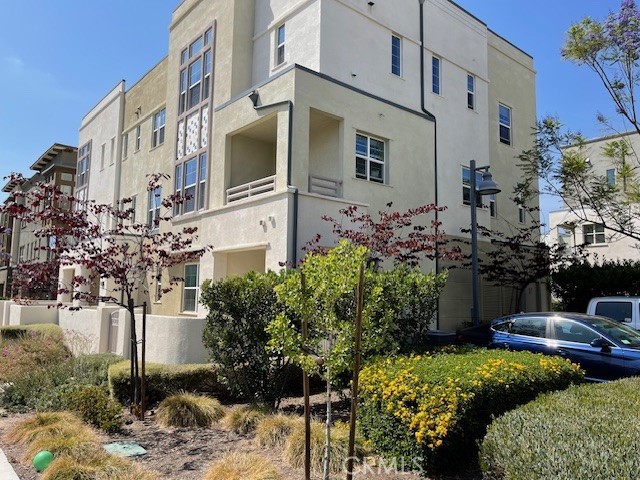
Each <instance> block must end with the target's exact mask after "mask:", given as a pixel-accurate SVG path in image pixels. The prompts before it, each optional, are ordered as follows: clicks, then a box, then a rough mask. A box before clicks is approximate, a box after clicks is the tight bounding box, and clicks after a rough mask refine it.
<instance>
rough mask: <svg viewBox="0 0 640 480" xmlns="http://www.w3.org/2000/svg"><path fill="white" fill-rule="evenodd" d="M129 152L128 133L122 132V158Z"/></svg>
mask: <svg viewBox="0 0 640 480" xmlns="http://www.w3.org/2000/svg"><path fill="white" fill-rule="evenodd" d="M128 153H129V133H123V134H122V158H127V155H128Z"/></svg>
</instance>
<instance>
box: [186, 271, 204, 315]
mask: <svg viewBox="0 0 640 480" xmlns="http://www.w3.org/2000/svg"><path fill="white" fill-rule="evenodd" d="M199 290H200V286H199V283H198V265H197V264H191V265H185V266H184V287H183V290H182V311H183V312H195V311H197V308H198V297H199Z"/></svg>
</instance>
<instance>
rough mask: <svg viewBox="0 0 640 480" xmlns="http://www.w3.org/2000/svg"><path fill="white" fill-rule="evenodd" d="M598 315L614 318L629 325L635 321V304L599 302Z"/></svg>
mask: <svg viewBox="0 0 640 480" xmlns="http://www.w3.org/2000/svg"><path fill="white" fill-rule="evenodd" d="M595 314H596V315H602V316H604V317H609V318H613V319H614V320H616V321H618V322H625V323H629V322H631V320H632V319H633V304H632V303H631V302H607V301H602V300H600V301H598V302H597V304H596V311H595Z"/></svg>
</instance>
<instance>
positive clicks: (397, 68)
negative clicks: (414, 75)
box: [391, 35, 402, 76]
mask: <svg viewBox="0 0 640 480" xmlns="http://www.w3.org/2000/svg"><path fill="white" fill-rule="evenodd" d="M391 73H393V74H394V75H397V76H401V75H402V39H401V38H400V37H398V36H397V35H391Z"/></svg>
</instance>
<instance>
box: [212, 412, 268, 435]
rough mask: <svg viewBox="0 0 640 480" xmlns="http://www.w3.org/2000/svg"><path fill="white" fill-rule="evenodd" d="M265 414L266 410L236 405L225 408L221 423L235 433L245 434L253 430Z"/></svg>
mask: <svg viewBox="0 0 640 480" xmlns="http://www.w3.org/2000/svg"><path fill="white" fill-rule="evenodd" d="M266 415H267V414H266V412H265V411H264V410H262V409H259V408H254V407H247V406H237V407H233V408H230V409H229V410H227V413H226V414H225V416H224V417H223V418H222V423H223V424H224V425H225V426H226V427H227V428H229V429H231V430H233V431H234V432H235V433H240V434H246V433H251V432H253V431H254V430H255V429H256V426H257V425H258V423H260V421H261V420H262V419H263V418H264V417H265V416H266Z"/></svg>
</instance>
